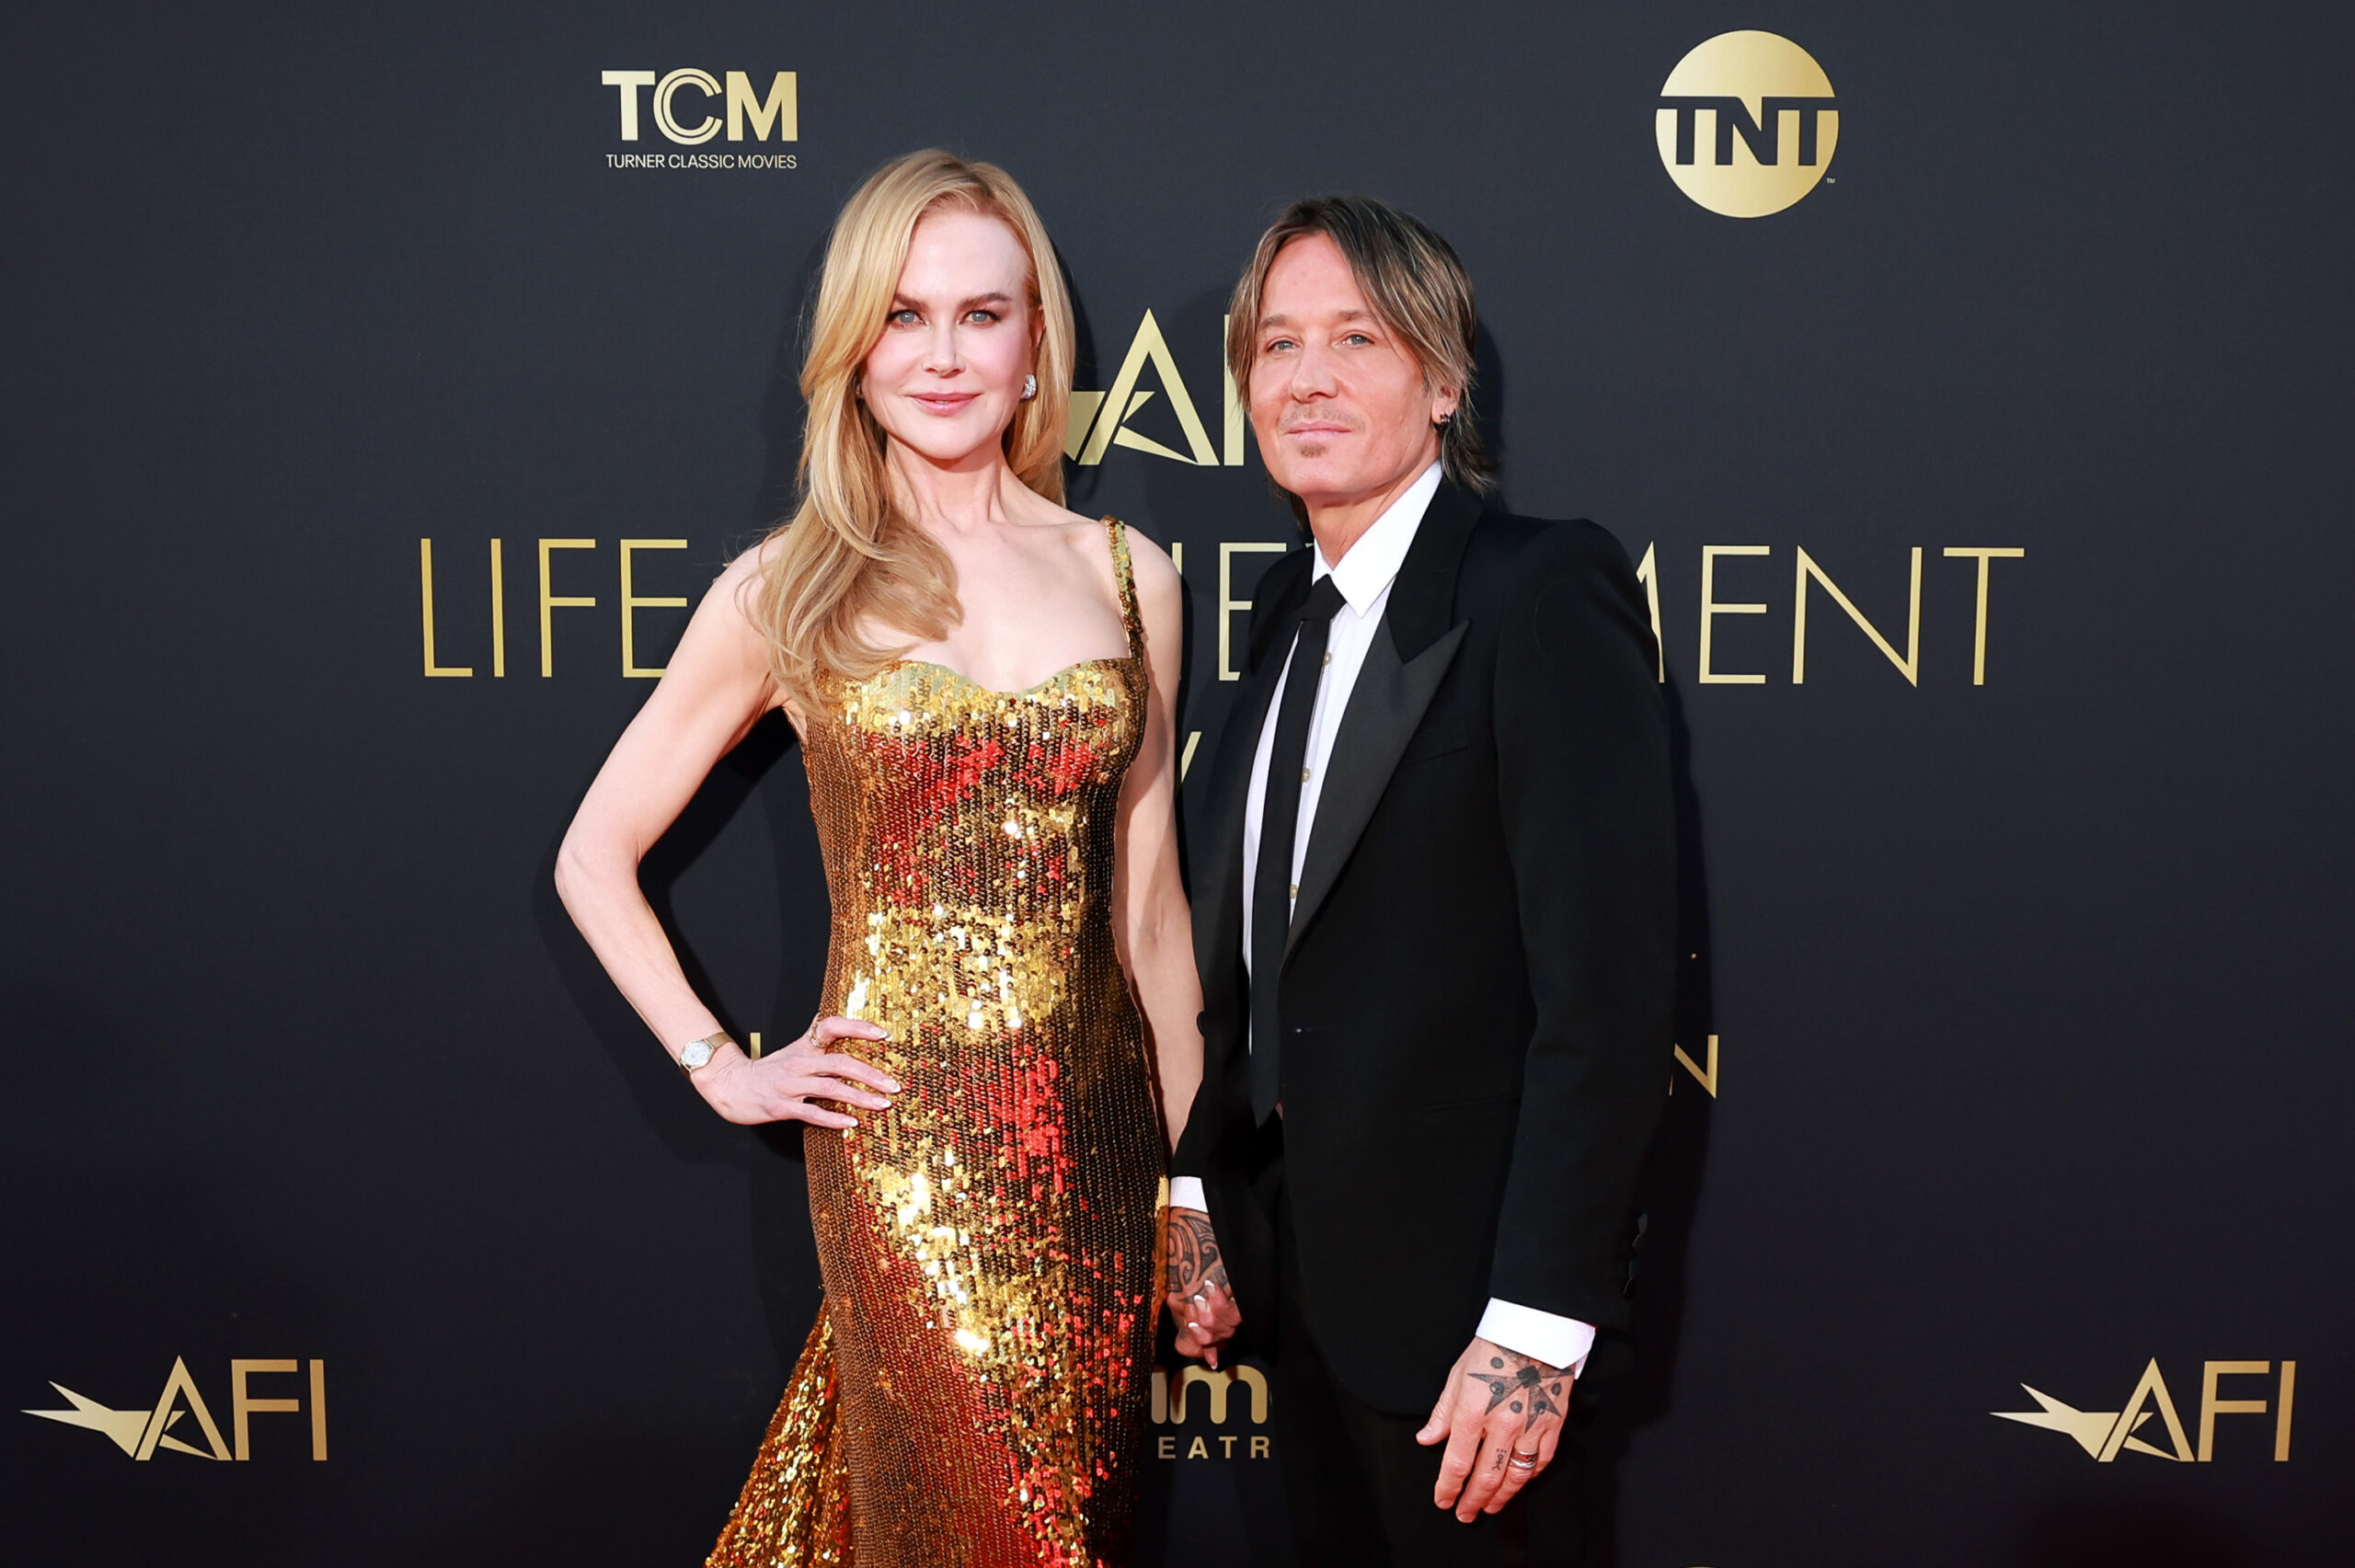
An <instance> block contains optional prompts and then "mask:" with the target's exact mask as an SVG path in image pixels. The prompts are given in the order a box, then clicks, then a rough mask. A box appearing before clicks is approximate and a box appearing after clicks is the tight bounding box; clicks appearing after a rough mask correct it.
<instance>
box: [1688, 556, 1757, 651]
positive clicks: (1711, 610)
mask: <svg viewBox="0 0 2355 1568" xmlns="http://www.w3.org/2000/svg"><path fill="white" fill-rule="evenodd" d="M1773 554H1774V546H1773V545H1771V544H1704V545H1702V546H1701V669H1700V672H1699V673H1698V674H1697V675H1695V676H1694V680H1695V681H1699V682H1700V683H1701V684H1702V685H1704V686H1763V685H1764V684H1766V677H1765V676H1763V675H1720V674H1718V673H1717V671H1716V670H1713V669H1711V668H1710V665H1709V640H1710V635H1711V632H1710V623H1711V622H1712V621H1714V620H1715V619H1716V618H1717V617H1718V616H1720V615H1763V614H1765V613H1766V606H1764V605H1763V604H1720V603H1718V602H1717V557H1718V556H1720V555H1773Z"/></svg>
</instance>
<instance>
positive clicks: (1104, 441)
mask: <svg viewBox="0 0 2355 1568" xmlns="http://www.w3.org/2000/svg"><path fill="white" fill-rule="evenodd" d="M1225 334H1226V323H1225V321H1224V319H1223V318H1221V320H1220V323H1219V342H1220V345H1221V348H1220V350H1219V364H1220V367H1221V368H1220V372H1219V375H1220V379H1221V381H1222V382H1223V399H1222V402H1223V410H1222V412H1223V416H1224V417H1223V419H1222V420H1221V424H1220V431H1219V433H1220V436H1221V437H1222V441H1221V443H1220V445H1219V446H1216V447H1213V446H1212V444H1211V435H1210V431H1209V430H1208V429H1205V428H1204V426H1203V424H1202V417H1201V415H1200V412H1198V411H1197V409H1196V408H1195V406H1194V397H1193V394H1192V393H1190V392H1189V391H1187V389H1186V378H1185V377H1184V376H1181V375H1179V374H1178V373H1177V356H1175V355H1173V354H1172V353H1170V351H1169V340H1168V339H1167V338H1165V337H1163V336H1162V332H1161V324H1160V323H1159V322H1157V321H1155V319H1154V318H1153V312H1151V311H1147V312H1145V313H1144V319H1143V321H1141V322H1139V323H1138V324H1137V330H1136V335H1135V336H1134V337H1132V338H1130V339H1129V351H1128V352H1127V353H1126V354H1124V355H1122V356H1121V358H1120V371H1119V372H1118V373H1117V374H1115V375H1114V376H1113V377H1112V386H1111V390H1109V392H1080V391H1076V390H1074V392H1073V393H1072V395H1071V414H1070V416H1069V418H1068V419H1067V421H1066V423H1065V425H1064V427H1063V455H1064V456H1065V457H1068V458H1070V459H1072V460H1073V461H1074V462H1075V463H1077V464H1080V466H1082V467H1084V468H1092V467H1094V466H1095V465H1096V464H1099V463H1101V462H1103V461H1104V453H1105V452H1106V451H1107V450H1109V448H1112V447H1116V446H1118V447H1126V448H1127V449H1128V450H1130V451H1131V452H1143V453H1145V454H1146V455H1147V456H1149V457H1163V458H1167V459H1168V460H1169V461H1170V462H1172V463H1185V464H1193V465H1194V466H1196V467H1200V468H1220V467H1225V468H1239V467H1241V466H1242V465H1243V403H1242V400H1241V399H1240V398H1238V397H1236V396H1235V377H1234V375H1233V374H1232V373H1231V372H1228V371H1227V370H1226V369H1225V368H1224V367H1225V363H1226V353H1225V349H1224V344H1225V341H1226V336H1225ZM1148 369H1150V370H1151V371H1152V372H1153V373H1154V377H1155V380H1157V381H1158V382H1160V383H1161V386H1160V390H1161V392H1162V394H1163V395H1164V396H1165V397H1166V399H1167V409H1168V413H1169V415H1170V416H1171V417H1174V418H1176V420H1177V430H1176V432H1175V434H1177V436H1178V437H1179V438H1180V439H1182V440H1183V441H1185V443H1186V450H1185V451H1184V452H1179V451H1177V449H1176V448H1174V447H1171V446H1167V445H1165V444H1164V443H1163V442H1160V441H1155V440H1154V439H1153V438H1152V437H1151V436H1148V435H1146V434H1144V433H1143V432H1142V431H1140V430H1137V429H1133V428H1132V426H1131V424H1130V421H1131V420H1132V419H1133V418H1135V417H1136V415H1137V413H1138V412H1139V411H1140V410H1142V409H1143V407H1144V406H1145V405H1146V404H1148V403H1150V402H1151V401H1152V400H1153V394H1154V389H1153V388H1151V387H1141V386H1139V385H1138V384H1137V383H1138V382H1139V381H1140V380H1141V379H1142V378H1143V374H1144V372H1145V371H1146V370H1148ZM1156 413H1158V411H1156Z"/></svg>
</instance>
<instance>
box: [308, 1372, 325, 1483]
mask: <svg viewBox="0 0 2355 1568" xmlns="http://www.w3.org/2000/svg"><path fill="white" fill-rule="evenodd" d="M311 1458H312V1459H326V1458H327V1363H326V1362H324V1361H317V1360H315V1361H313V1362H312V1363H311Z"/></svg>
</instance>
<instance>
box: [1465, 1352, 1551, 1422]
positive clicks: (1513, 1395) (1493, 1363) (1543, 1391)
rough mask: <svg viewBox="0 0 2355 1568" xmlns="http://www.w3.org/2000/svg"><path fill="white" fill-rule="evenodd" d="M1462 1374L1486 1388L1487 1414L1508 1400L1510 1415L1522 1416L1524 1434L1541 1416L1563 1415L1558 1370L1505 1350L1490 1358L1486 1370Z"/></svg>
mask: <svg viewBox="0 0 2355 1568" xmlns="http://www.w3.org/2000/svg"><path fill="white" fill-rule="evenodd" d="M1508 1358H1510V1359H1508ZM1464 1375H1465V1377H1467V1378H1471V1379H1476V1380H1477V1381H1479V1382H1483V1383H1486V1384H1488V1412H1493V1411H1494V1410H1495V1409H1496V1408H1497V1406H1499V1405H1500V1404H1503V1403H1505V1402H1507V1401H1511V1404H1512V1413H1513V1414H1515V1415H1518V1416H1520V1417H1521V1426H1522V1431H1524V1432H1525V1431H1527V1430H1528V1429H1529V1428H1530V1426H1531V1425H1534V1423H1535V1422H1536V1421H1537V1420H1538V1419H1539V1418H1540V1417H1541V1416H1547V1415H1553V1416H1558V1415H1560V1414H1561V1413H1562V1381H1563V1379H1562V1373H1561V1370H1560V1369H1559V1368H1554V1367H1548V1366H1546V1365H1545V1363H1544V1362H1542V1361H1535V1360H1532V1359H1531V1358H1530V1357H1528V1356H1520V1355H1516V1354H1514V1353H1513V1352H1511V1351H1506V1352H1504V1353H1503V1354H1502V1355H1498V1356H1489V1357H1488V1368H1487V1369H1486V1370H1482V1369H1481V1368H1473V1369H1472V1370H1471V1371H1469V1372H1466V1373H1465V1374H1464ZM1488 1412H1483V1413H1488Z"/></svg>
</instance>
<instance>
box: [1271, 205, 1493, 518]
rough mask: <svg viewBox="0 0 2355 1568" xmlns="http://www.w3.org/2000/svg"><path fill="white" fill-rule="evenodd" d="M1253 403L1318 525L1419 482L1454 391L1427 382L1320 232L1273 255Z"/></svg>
mask: <svg viewBox="0 0 2355 1568" xmlns="http://www.w3.org/2000/svg"><path fill="white" fill-rule="evenodd" d="M1259 310H1260V315H1259V323H1258V334H1259V340H1258V355H1257V358H1256V359H1255V360H1254V361H1253V362H1252V366H1251V385H1250V387H1249V389H1248V393H1247V395H1248V397H1249V400H1250V406H1251V428H1252V429H1253V430H1254V431H1255V432H1256V433H1257V434H1258V438H1259V452H1260V455H1261V456H1262V457H1263V458H1264V459H1265V460H1266V461H1267V464H1268V472H1269V474H1270V475H1274V477H1275V481H1276V483H1277V484H1279V485H1281V486H1283V487H1284V488H1285V489H1287V490H1290V491H1291V492H1292V494H1293V495H1295V496H1298V497H1299V498H1301V500H1302V501H1303V502H1304V503H1305V504H1306V505H1307V507H1308V509H1309V510H1310V513H1311V515H1312V516H1313V515H1314V514H1315V512H1316V511H1318V510H1319V509H1323V508H1327V507H1333V506H1345V505H1347V504H1349V503H1350V502H1352V501H1357V500H1364V499H1370V498H1376V497H1379V496H1382V495H1384V493H1386V492H1388V491H1389V490H1391V489H1393V488H1395V487H1397V486H1401V485H1402V484H1404V483H1406V482H1408V481H1411V480H1412V479H1413V477H1414V476H1415V475H1419V474H1420V473H1421V472H1422V471H1423V470H1424V469H1426V468H1428V467H1430V464H1431V463H1432V461H1433V460H1434V459H1435V458H1437V457H1438V456H1439V428H1438V421H1439V419H1440V418H1442V416H1444V415H1448V414H1452V413H1453V412H1454V411H1455V404H1456V391H1455V389H1454V388H1453V387H1441V386H1436V385H1433V384H1431V383H1429V382H1427V381H1426V380H1425V378H1424V375H1423V371H1422V367H1421V366H1420V365H1419V364H1417V363H1416V362H1415V361H1414V358H1413V357H1412V356H1411V355H1410V354H1409V353H1408V352H1407V347H1406V345H1405V344H1404V343H1402V342H1400V341H1399V340H1398V338H1397V336H1396V334H1395V333H1393V332H1392V331H1391V330H1390V328H1389V327H1387V326H1384V325H1383V323H1382V321H1381V319H1380V318H1379V317H1378V316H1376V315H1374V314H1373V307H1372V306H1371V305H1369V304H1367V303H1366V299H1365V295H1364V294H1363V293H1361V292H1359V289H1358V285H1357V280H1356V279H1354V278H1352V277H1351V276H1350V264H1349V262H1348V261H1347V260H1346V259H1345V258H1343V257H1342V255H1341V249H1340V246H1337V245H1335V244H1334V243H1333V241H1332V240H1331V239H1330V238H1329V237H1327V235H1305V236H1304V237H1303V238H1300V239H1296V240H1293V241H1292V243H1291V244H1290V245H1287V246H1284V247H1283V249H1282V250H1281V251H1279V252H1277V253H1276V260H1275V265H1273V266H1272V267H1270V268H1269V269H1268V281H1267V286H1266V287H1265V288H1263V289H1262V290H1261V291H1260V304H1259Z"/></svg>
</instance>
